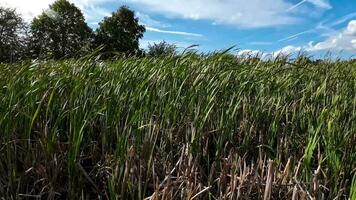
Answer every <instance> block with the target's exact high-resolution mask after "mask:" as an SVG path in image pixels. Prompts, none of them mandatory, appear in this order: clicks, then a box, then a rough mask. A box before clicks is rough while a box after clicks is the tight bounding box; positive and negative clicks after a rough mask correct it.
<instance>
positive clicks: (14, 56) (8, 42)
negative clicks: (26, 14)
mask: <svg viewBox="0 0 356 200" xmlns="http://www.w3.org/2000/svg"><path fill="white" fill-rule="evenodd" d="M25 39H26V25H25V23H24V21H23V19H22V18H21V17H20V15H18V14H17V13H16V10H15V9H12V8H5V7H0V62H12V61H16V60H19V59H21V58H22V57H23V56H24V49H25V48H24V47H25Z"/></svg>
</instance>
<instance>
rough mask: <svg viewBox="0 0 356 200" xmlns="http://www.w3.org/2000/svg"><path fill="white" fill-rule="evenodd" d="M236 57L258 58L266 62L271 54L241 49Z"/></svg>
mask: <svg viewBox="0 0 356 200" xmlns="http://www.w3.org/2000/svg"><path fill="white" fill-rule="evenodd" d="M237 56H238V57H241V58H250V57H258V58H261V59H264V60H267V59H269V58H270V57H271V54H268V53H264V52H263V51H260V50H251V49H242V50H240V51H238V52H237Z"/></svg>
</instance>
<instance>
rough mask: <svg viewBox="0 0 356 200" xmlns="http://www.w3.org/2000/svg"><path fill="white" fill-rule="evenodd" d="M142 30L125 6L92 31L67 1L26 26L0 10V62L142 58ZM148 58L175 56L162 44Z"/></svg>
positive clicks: (13, 13) (7, 10) (16, 16)
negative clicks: (89, 56) (93, 55)
mask: <svg viewBox="0 0 356 200" xmlns="http://www.w3.org/2000/svg"><path fill="white" fill-rule="evenodd" d="M145 31H146V30H145V27H144V26H143V25H141V24H139V19H138V18H137V17H136V16H135V13H134V12H133V11H132V10H130V9H129V8H128V7H127V6H122V7H120V8H119V9H118V10H117V11H116V12H113V13H112V14H111V16H109V17H105V18H104V19H103V20H102V21H101V22H100V23H99V26H98V28H97V29H96V30H92V29H91V28H90V27H89V26H88V24H87V23H86V22H85V18H84V15H83V13H82V12H81V10H80V9H79V8H78V7H76V6H75V5H74V4H73V3H70V2H69V1H67V0H57V1H55V2H54V3H53V4H51V5H50V6H49V8H48V9H46V10H44V11H43V12H42V13H41V14H40V15H39V16H36V17H35V18H34V19H33V20H32V21H31V22H30V23H29V24H27V23H26V22H25V21H24V20H23V19H22V18H21V16H20V15H19V14H18V13H17V12H16V10H15V9H12V8H6V7H0V62H16V61H19V60H23V59H62V58H77V57H81V56H83V55H86V54H88V53H90V52H92V51H94V50H97V49H100V53H101V56H102V57H104V58H110V57H112V56H114V55H143V54H144V53H145V52H144V51H143V50H142V49H140V48H139V39H141V38H142V37H143V34H144V32H145ZM149 49H150V50H149V52H148V53H147V54H148V55H158V54H162V51H163V52H165V50H168V51H169V52H170V53H173V52H175V46H174V45H169V44H167V43H165V42H162V43H160V44H154V45H152V46H149Z"/></svg>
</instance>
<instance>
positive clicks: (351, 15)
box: [328, 12, 356, 27]
mask: <svg viewBox="0 0 356 200" xmlns="http://www.w3.org/2000/svg"><path fill="white" fill-rule="evenodd" d="M353 18H356V12H353V13H349V14H347V15H344V16H342V17H340V18H339V19H337V20H335V21H333V22H330V23H329V24H328V26H330V27H334V26H337V25H339V24H342V23H344V22H347V21H349V20H350V19H353Z"/></svg>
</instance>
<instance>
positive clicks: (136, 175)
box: [0, 52, 356, 200]
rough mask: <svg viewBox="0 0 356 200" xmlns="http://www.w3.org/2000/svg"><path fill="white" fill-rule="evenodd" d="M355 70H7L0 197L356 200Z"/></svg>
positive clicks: (165, 63) (191, 58)
mask: <svg viewBox="0 0 356 200" xmlns="http://www.w3.org/2000/svg"><path fill="white" fill-rule="evenodd" d="M355 94H356V62H355V61H341V60H336V61H335V60H327V59H326V60H322V61H318V62H313V61H310V60H308V59H305V58H304V57H299V58H297V59H295V60H292V61H291V60H288V59H282V58H277V59H273V60H268V61H266V60H260V59H258V58H236V57H234V56H231V55H229V54H227V53H212V54H205V55H197V54H195V53H189V52H188V53H184V54H183V55H181V56H167V57H161V58H147V57H146V58H125V59H124V58H121V59H117V60H114V61H97V60H94V59H87V58H86V59H81V60H64V61H41V62H40V61H36V62H23V63H17V64H11V65H5V64H1V65H0V134H1V137H0V143H1V146H0V199H112V200H114V199H152V200H155V199H195V200H198V199H294V200H297V199H334V198H336V199H352V200H354V199H356V175H355V174H356V123H355V122H356V95H355Z"/></svg>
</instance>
